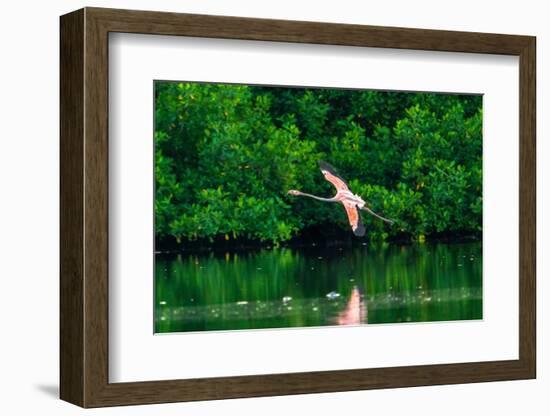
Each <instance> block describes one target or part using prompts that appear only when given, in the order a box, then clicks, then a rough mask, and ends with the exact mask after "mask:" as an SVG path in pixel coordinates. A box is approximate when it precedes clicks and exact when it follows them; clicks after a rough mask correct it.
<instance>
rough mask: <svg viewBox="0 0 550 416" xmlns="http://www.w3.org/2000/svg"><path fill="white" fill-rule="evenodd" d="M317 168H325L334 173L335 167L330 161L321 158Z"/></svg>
mask: <svg viewBox="0 0 550 416" xmlns="http://www.w3.org/2000/svg"><path fill="white" fill-rule="evenodd" d="M319 168H320V169H321V170H326V171H328V172H330V173H332V174H334V175H336V169H334V167H333V166H332V165H331V164H330V163H327V162H325V161H323V160H320V161H319Z"/></svg>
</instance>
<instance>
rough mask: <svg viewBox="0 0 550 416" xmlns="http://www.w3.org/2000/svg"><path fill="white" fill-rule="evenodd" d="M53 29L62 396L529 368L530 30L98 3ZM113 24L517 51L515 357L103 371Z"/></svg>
mask: <svg viewBox="0 0 550 416" xmlns="http://www.w3.org/2000/svg"><path fill="white" fill-rule="evenodd" d="M60 29H61V45H60V46H61V51H60V52H61V60H60V64H61V92H60V94H61V95H60V102H61V104H60V105H61V121H60V123H61V155H60V159H61V179H60V187H61V200H60V204H61V215H60V216H61V218H60V220H61V231H60V232H61V242H60V253H61V255H60V261H61V267H60V279H61V284H60V297H61V300H60V344H61V346H60V361H61V363H60V380H61V381H60V384H61V385H60V396H61V399H63V400H66V401H68V402H71V403H74V404H76V405H79V406H82V407H101V406H114V405H130V404H146V403H163V402H178V401H191V400H211V399H225V398H237V397H255V396H269V395H285V394H302V393H320V392H337V391H350V390H362V389H378V388H396V387H409V386H425V385H438V384H453V383H473V382H486V381H498V380H518V379H529V378H535V376H536V333H535V311H536V305H535V248H536V240H535V224H536V222H535V221H536V208H535V202H536V200H535V197H536V195H535V185H536V182H535V181H536V179H535V159H536V158H535V127H536V123H535V121H536V120H535V105H536V97H535V50H536V43H535V38H534V37H530V36H516V35H501V34H485V33H467V32H452V31H438V30H421V29H403V28H390V27H376V26H362V25H347V24H327V23H314V22H297V21H283V20H267V19H254V18H240V17H224V16H206V15H190V14H176V13H164V12H148V11H130V10H114V9H100V8H85V9H81V10H78V11H75V12H72V13H69V14H67V15H64V16H62V17H61V20H60ZM110 32H126V33H142V34H155V35H174V36H193V37H207V38H224V39H243V40H263V41H278V42H298V43H311V44H330V45H347V46H369V47H380V48H397V49H415V50H429V51H448V52H468V53H483V54H503V55H514V56H518V57H519V66H520V80H519V85H520V91H519V97H520V99H519V115H520V116H519V117H520V118H519V119H520V131H519V137H520V143H519V157H520V178H519V180H520V181H519V183H520V186H519V190H517V191H518V192H519V200H520V207H519V212H520V216H519V218H520V220H519V221H520V223H519V230H520V231H519V235H520V241H519V247H520V252H519V261H520V269H519V270H518V273H519V359H518V360H506V361H491V362H471V363H457V364H437V365H415V366H405V367H390V368H366V369H354V370H339V371H322V372H321V371H319V372H306V373H288V374H266V375H253V376H237V377H219V378H203V379H180V380H169V381H146V382H132V383H109V379H108V360H109V354H108V287H109V285H108V281H109V280H108V279H109V276H108V222H109V216H108V168H109V167H108V140H109V139H108V79H109V78H108V65H109V62H108V34H109V33H110Z"/></svg>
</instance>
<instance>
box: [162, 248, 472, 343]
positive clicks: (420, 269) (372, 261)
mask: <svg viewBox="0 0 550 416" xmlns="http://www.w3.org/2000/svg"><path fill="white" fill-rule="evenodd" d="M481 254H482V250H481V243H479V242H475V243H461V244H417V245H401V246H397V245H380V246H373V245H368V246H360V247H348V248H338V247H336V248H319V247H310V248H306V249H304V248H300V249H291V248H274V249H262V250H256V251H235V252H210V253H207V254H178V255H161V254H157V257H156V266H155V267H156V276H155V280H156V283H155V332H157V333H158V332H185V331H211V330H233V329H258V328H286V327H305V326H323V325H359V324H381V323H400V322H426V321H454V320H466V319H481V318H482V257H481Z"/></svg>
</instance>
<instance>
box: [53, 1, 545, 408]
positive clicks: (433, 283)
mask: <svg viewBox="0 0 550 416" xmlns="http://www.w3.org/2000/svg"><path fill="white" fill-rule="evenodd" d="M60 29H61V50H60V53H61V96H60V97H61V128H60V131H61V178H60V181H61V182H60V184H61V201H60V202H61V248H60V251H61V268H60V270H61V271H60V279H61V289H60V290H61V293H60V295H61V305H60V325H61V340H60V341H61V351H60V359H61V364H60V372H61V385H60V396H61V398H62V399H63V400H66V401H68V402H71V403H74V404H77V405H79V406H82V407H101V406H115V405H128V404H146V403H163V402H177V401H190V400H210V399H223V398H236V397H254V396H267V395H283V394H301V393H318V392H336V391H349V390H361V389H375V388H397V387H409V386H423V385H435V384H454V383H473V382H486V381H499V380H519V379H529V378H535V376H536V334H535V310H536V308H535V244H536V243H535V242H536V238H535V221H536V211H535V198H536V195H535V183H536V182H535V159H536V157H535V104H536V97H535V50H536V46H535V38H534V37H530V36H518V35H501V34H487V33H467V32H452V31H436V30H422V29H404V28H390V27H375V26H362V25H345V24H329V23H317V22H296V21H282V20H269V19H252V18H241V17H226V16H206V15H190V14H176V13H164V12H163V13H161V12H147V11H130V10H115V9H100V8H85V9H81V10H77V11H75V12H72V13H69V14H67V15H64V16H62V17H61V21H60Z"/></svg>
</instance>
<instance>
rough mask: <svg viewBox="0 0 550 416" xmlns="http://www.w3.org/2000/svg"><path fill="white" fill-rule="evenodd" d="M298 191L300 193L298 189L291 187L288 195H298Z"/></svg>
mask: <svg viewBox="0 0 550 416" xmlns="http://www.w3.org/2000/svg"><path fill="white" fill-rule="evenodd" d="M300 193H301V192H300V191H296V190H294V189H291V190H290V191H288V194H289V195H294V196H298V195H300Z"/></svg>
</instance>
